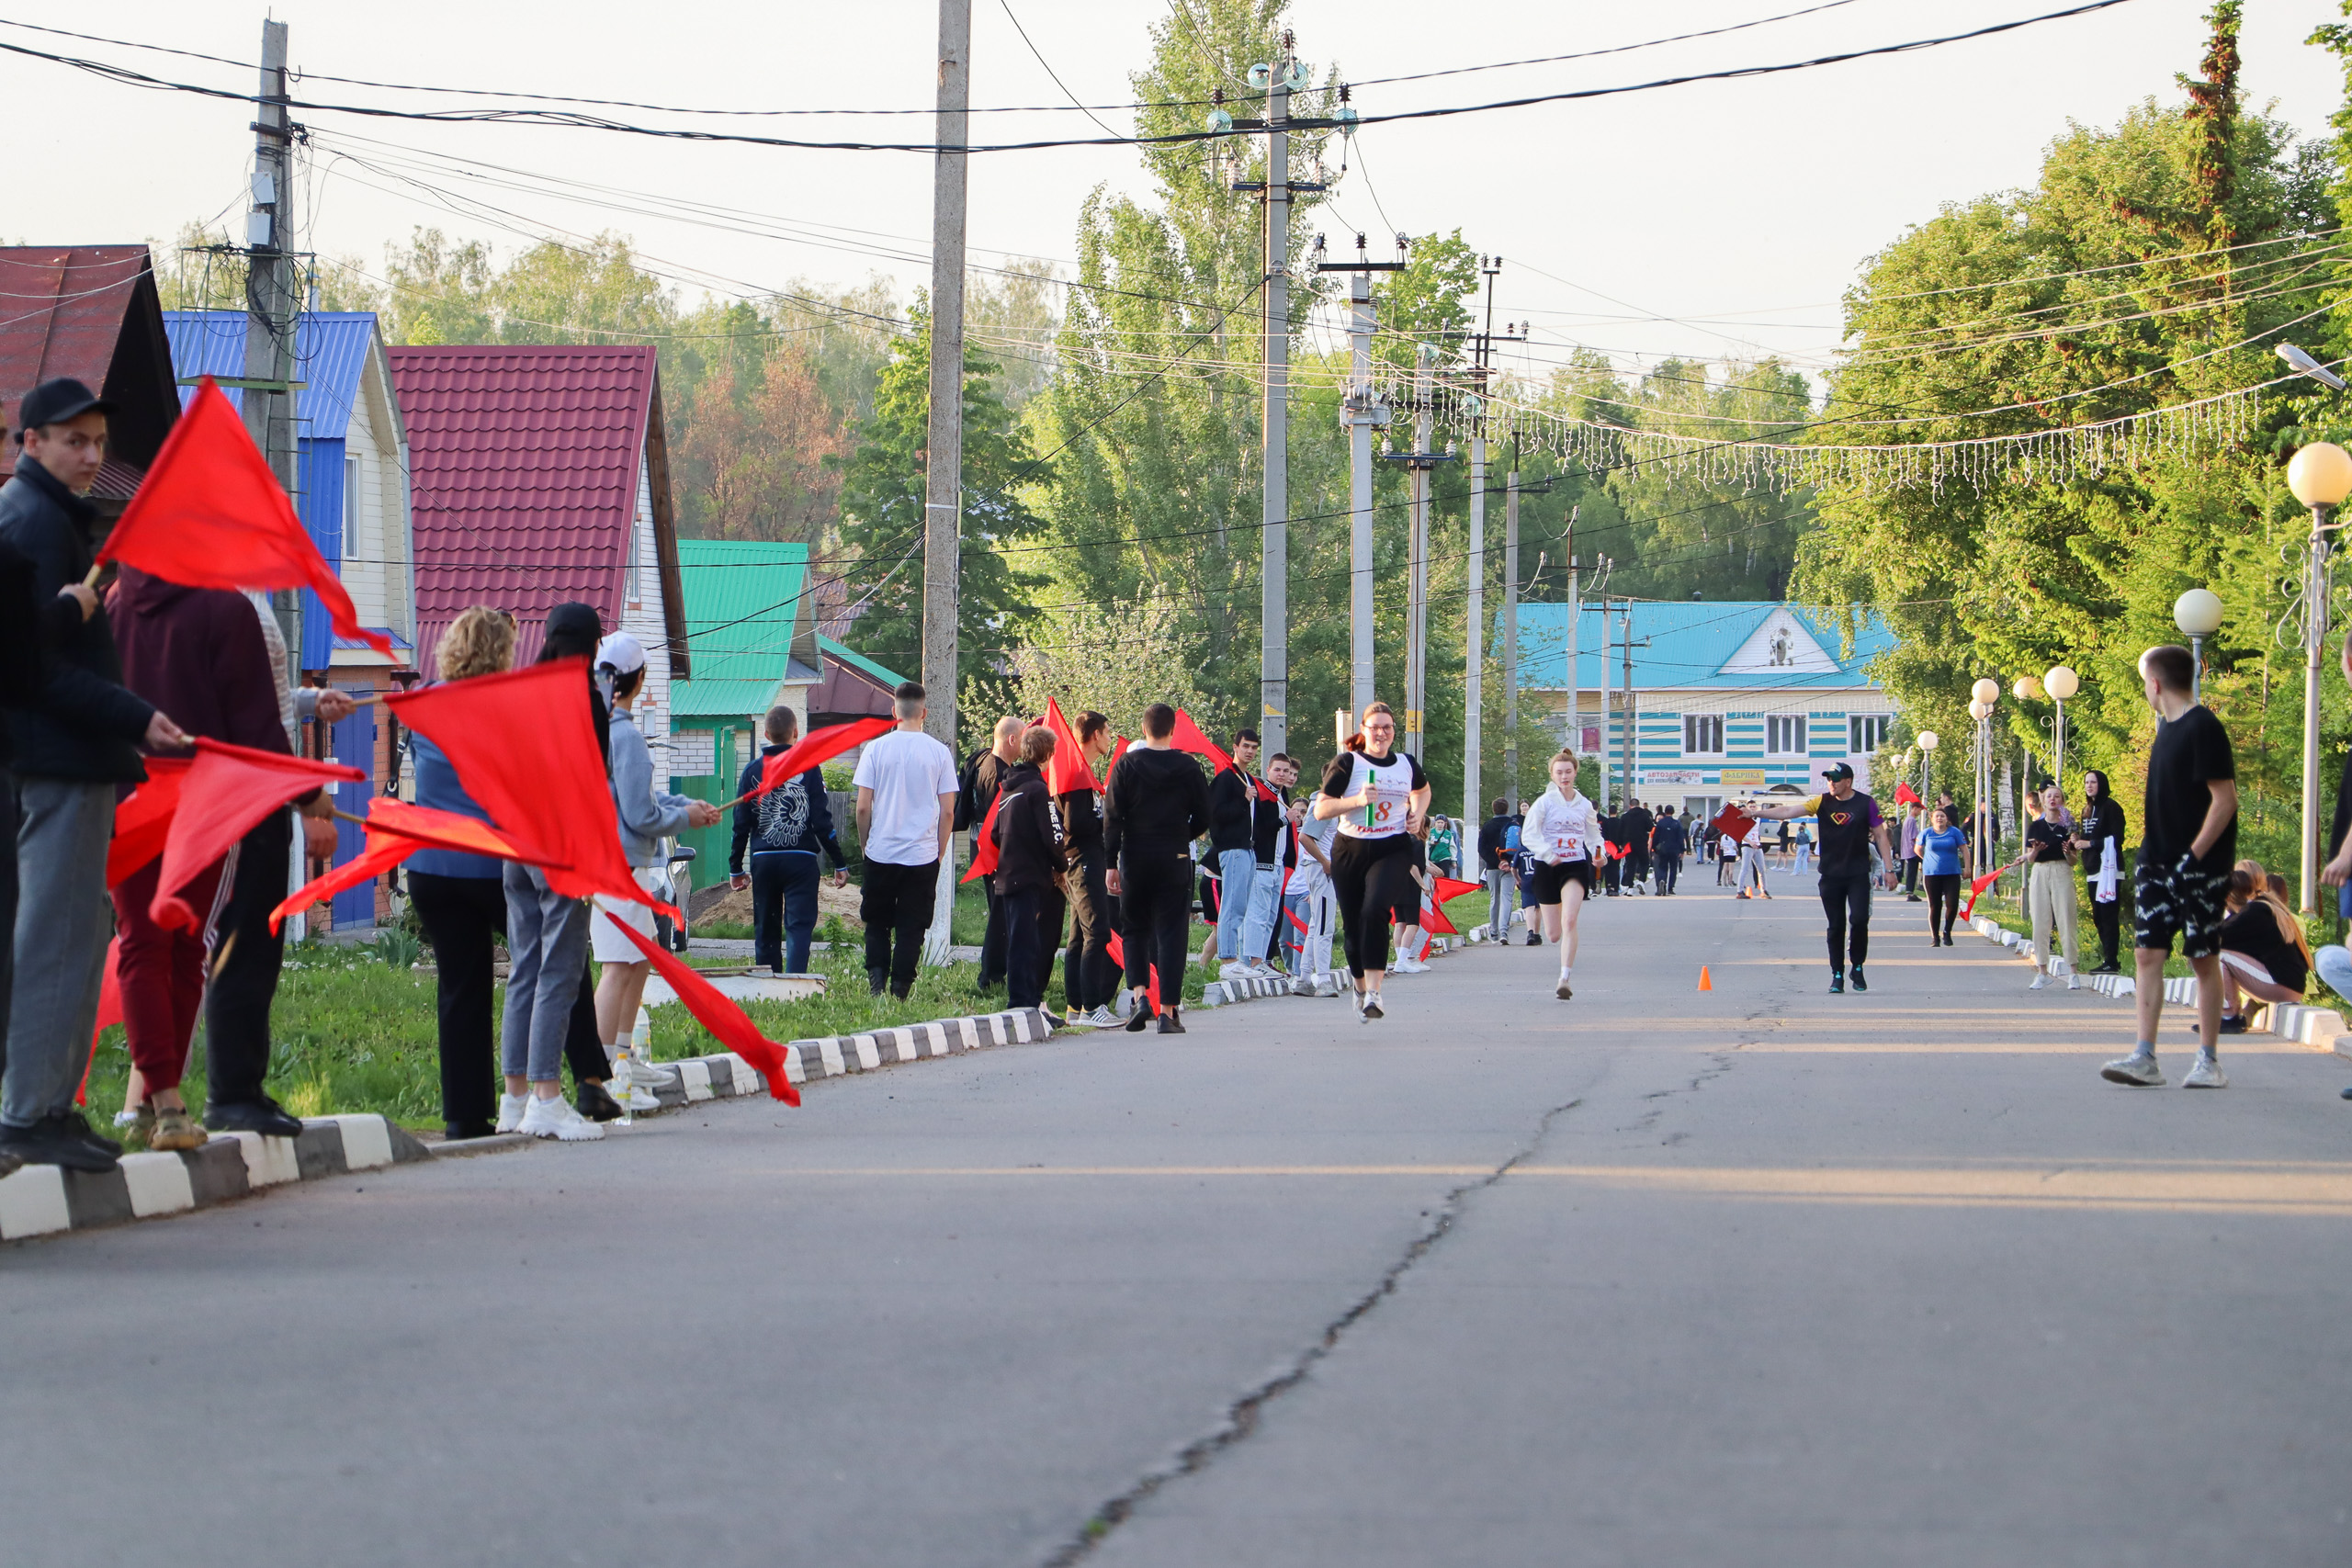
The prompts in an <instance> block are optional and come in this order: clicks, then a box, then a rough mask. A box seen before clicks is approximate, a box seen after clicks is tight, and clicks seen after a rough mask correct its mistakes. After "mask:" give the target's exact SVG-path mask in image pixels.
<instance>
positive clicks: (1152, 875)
mask: <svg viewBox="0 0 2352 1568" xmlns="http://www.w3.org/2000/svg"><path fill="white" fill-rule="evenodd" d="M1119 914H1120V918H1121V919H1122V920H1123V921H1124V923H1125V926H1126V928H1127V929H1126V931H1125V935H1124V936H1122V937H1121V938H1120V941H1121V942H1122V943H1123V944H1124V945H1125V949H1126V955H1127V984H1128V985H1129V986H1143V985H1148V983H1149V982H1150V979H1151V971H1152V970H1153V969H1154V968H1157V969H1158V970H1159V996H1160V999H1161V1000H1162V1001H1164V1002H1166V1003H1167V1004H1168V1005H1169V1006H1170V1007H1175V1006H1177V1005H1178V1004H1179V1002H1180V1001H1181V1000H1182V995H1183V985H1184V965H1185V964H1188V963H1190V962H1191V960H1192V956H1193V955H1192V953H1190V952H1189V951H1188V950H1187V948H1186V944H1185V938H1186V935H1187V933H1188V932H1189V931H1190V929H1191V927H1192V923H1193V857H1192V855H1191V854H1190V853H1188V852H1185V851H1182V850H1164V849H1163V850H1151V849H1146V850H1129V851H1127V852H1125V854H1122V855H1121V856H1120V857H1119Z"/></svg>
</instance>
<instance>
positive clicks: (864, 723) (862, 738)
mask: <svg viewBox="0 0 2352 1568" xmlns="http://www.w3.org/2000/svg"><path fill="white" fill-rule="evenodd" d="M896 728H898V725H897V724H896V723H895V722H894V721H893V720H890V719H887V718H854V719H852V720H850V721H849V722H848V723H847V724H829V725H827V726H826V727H825V728H822V729H812V730H810V731H809V733H808V734H806V735H804V736H802V737H801V738H800V739H797V740H796V741H794V742H793V743H792V744H791V745H789V746H787V747H786V748H785V749H784V750H781V751H778V752H777V753H776V754H775V756H773V757H770V758H769V759H768V760H767V761H764V762H762V763H761V764H760V782H759V784H758V787H756V788H754V789H753V790H752V794H753V795H765V794H767V792H768V791H770V790H772V789H774V788H775V786H776V785H778V784H782V783H783V782H784V781H785V780H786V779H788V778H795V777H797V776H798V775H799V774H802V773H807V772H808V771H809V769H811V768H813V767H815V766H817V764H819V763H820V762H823V761H828V760H830V759H831V758H834V757H838V756H840V755H841V754H842V752H844V751H846V750H849V749H850V748H851V747H853V746H863V745H865V743H866V742H867V741H869V740H871V739H874V738H875V737H876V736H877V735H887V734H888V733H889V732H890V731H891V730H893V729H896Z"/></svg>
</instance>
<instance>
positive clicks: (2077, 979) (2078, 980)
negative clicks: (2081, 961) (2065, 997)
mask: <svg viewBox="0 0 2352 1568" xmlns="http://www.w3.org/2000/svg"><path fill="white" fill-rule="evenodd" d="M2066 988H2067V989H2068V990H2070V991H2079V990H2081V989H2082V988H2083V977H2082V976H2080V975H2077V974H2075V972H2074V971H2073V970H2071V969H2069V970H2068V971H2067V972H2066Z"/></svg>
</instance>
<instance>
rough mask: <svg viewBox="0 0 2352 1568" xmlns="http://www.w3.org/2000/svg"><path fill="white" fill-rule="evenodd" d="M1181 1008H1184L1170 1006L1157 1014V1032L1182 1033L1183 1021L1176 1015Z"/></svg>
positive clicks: (1179, 1012)
mask: <svg viewBox="0 0 2352 1568" xmlns="http://www.w3.org/2000/svg"><path fill="white" fill-rule="evenodd" d="M1182 1011H1183V1009H1182V1008H1170V1009H1169V1010H1167V1011H1166V1012H1163V1013H1161V1014H1160V1015H1159V1032H1160V1033H1162V1034H1182V1033H1183V1032H1184V1021H1183V1019H1182V1018H1181V1017H1180V1016H1178V1015H1179V1014H1181V1013H1182Z"/></svg>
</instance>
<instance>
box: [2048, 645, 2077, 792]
mask: <svg viewBox="0 0 2352 1568" xmlns="http://www.w3.org/2000/svg"><path fill="white" fill-rule="evenodd" d="M2082 685H2083V683H2082V682H2081V680H2079V679H2078V678H2077V677H2076V676H2075V672H2074V671H2072V670H2069V669H2067V668H2066V667H2065V666H2064V665H2063V664H2053V665H2052V666H2051V667H2050V668H2049V669H2048V670H2046V671H2043V672H2042V676H2041V689H2042V690H2043V691H2045V692H2047V693H2049V694H2050V700H2051V701H2052V702H2053V703H2055V704H2057V705H2058V722H2057V723H2056V725H2055V726H2053V727H2052V731H2051V747H2050V750H2051V764H2050V771H2051V776H2052V780H2053V781H2054V782H2055V783H2056V784H2057V785H2058V791H2059V793H2060V794H2061V795H2064V793H2065V790H2066V699H2067V698H2069V697H2071V696H2073V695H2074V694H2075V693H2076V692H2078V691H2080V690H2082Z"/></svg>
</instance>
